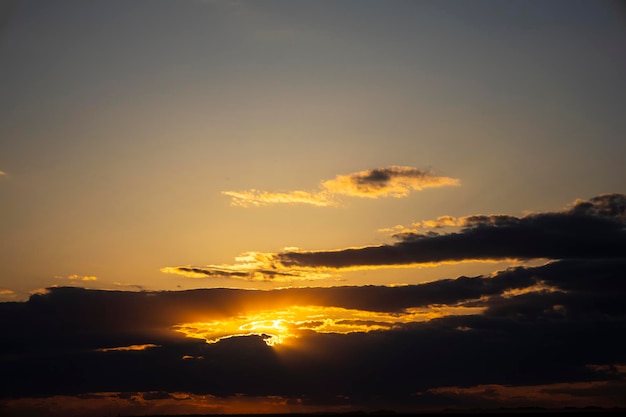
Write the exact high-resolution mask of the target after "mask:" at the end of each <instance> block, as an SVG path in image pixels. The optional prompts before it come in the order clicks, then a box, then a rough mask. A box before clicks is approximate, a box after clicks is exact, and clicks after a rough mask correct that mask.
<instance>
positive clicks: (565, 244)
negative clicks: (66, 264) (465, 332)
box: [162, 194, 626, 281]
mask: <svg viewBox="0 0 626 417" xmlns="http://www.w3.org/2000/svg"><path fill="white" fill-rule="evenodd" d="M420 226H422V227H428V228H435V229H441V228H444V227H447V226H460V227H462V229H461V230H460V231H458V232H452V233H438V232H434V231H433V230H428V231H427V232H426V233H423V232H421V231H420V230H417V229H412V230H407V231H401V232H399V233H396V234H395V235H394V236H395V238H396V239H397V242H396V243H393V244H386V245H377V246H363V247H359V248H345V249H337V250H317V251H304V250H285V251H282V252H277V253H259V252H250V253H248V254H244V256H242V257H240V258H237V259H236V261H237V262H236V263H235V264H233V265H219V266H216V265H207V266H174V267H166V268H164V269H162V271H163V272H167V273H174V274H179V275H184V276H192V277H196V278H199V277H216V276H219V277H230V278H239V279H253V280H268V281H271V280H276V281H289V280H303V279H311V280H313V279H320V278H328V277H329V276H332V275H333V274H337V273H338V272H340V271H342V270H358V269H374V268H389V267H412V266H416V265H423V264H432V263H435V264H436V263H441V262H462V261H477V260H478V261H491V260H506V259H520V260H531V259H553V260H557V259H583V258H588V259H594V258H611V257H622V256H623V255H624V251H625V248H626V196H624V195H623V194H603V195H599V196H596V197H593V198H591V199H589V200H577V201H575V202H574V203H573V204H572V205H570V206H569V207H567V208H565V209H564V210H561V211H556V212H546V213H533V214H529V215H526V216H523V217H515V216H510V215H502V214H500V215H483V214H481V215H472V216H467V217H463V218H459V219H457V218H453V217H451V216H442V217H439V218H438V219H437V220H436V221H426V222H423V223H421V224H420Z"/></svg>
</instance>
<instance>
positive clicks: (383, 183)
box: [222, 166, 459, 207]
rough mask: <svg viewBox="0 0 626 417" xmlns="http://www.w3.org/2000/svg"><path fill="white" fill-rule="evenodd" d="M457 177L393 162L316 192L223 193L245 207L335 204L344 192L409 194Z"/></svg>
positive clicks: (366, 195)
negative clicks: (438, 174) (388, 165)
mask: <svg viewBox="0 0 626 417" xmlns="http://www.w3.org/2000/svg"><path fill="white" fill-rule="evenodd" d="M458 184H459V181H458V180H457V179H454V178H448V177H441V176H436V175H434V174H433V173H431V172H427V171H421V170H419V169H416V168H412V167H406V166H391V167H387V168H377V169H372V170H367V171H360V172H355V173H352V174H348V175H338V176H337V177H335V178H334V179H330V180H325V181H322V182H321V184H320V190H319V191H317V192H307V191H290V192H278V193H277V192H268V191H258V190H254V189H252V190H247V191H223V192H222V194H225V195H228V196H231V197H233V200H232V204H233V205H236V206H242V207H250V206H263V205H269V204H278V203H285V204H311V205H314V206H321V207H323V206H332V205H336V202H335V200H334V197H335V196H337V195H345V196H350V197H361V198H379V197H395V198H401V197H406V196H407V195H409V193H410V192H411V191H414V190H421V189H423V188H428V187H442V186H446V185H458Z"/></svg>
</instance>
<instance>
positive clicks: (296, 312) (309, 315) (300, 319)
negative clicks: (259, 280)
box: [174, 306, 484, 346]
mask: <svg viewBox="0 0 626 417" xmlns="http://www.w3.org/2000/svg"><path fill="white" fill-rule="evenodd" d="M483 310H484V308H482V307H454V306H453V307H449V306H429V307H425V308H410V309H407V310H406V311H405V312H403V313H388V312H374V311H364V310H355V309H345V308H340V307H322V306H291V307H288V308H285V309H282V310H260V311H254V312H250V313H247V314H242V315H239V316H236V317H231V318H230V319H226V320H212V321H206V322H194V323H183V324H179V325H177V326H175V327H174V330H176V331H178V332H181V333H183V334H185V335H186V336H187V337H192V338H197V339H204V340H206V342H207V343H217V342H219V341H220V340H223V339H228V338H231V337H239V336H253V335H255V336H261V337H262V338H263V340H264V341H265V343H267V345H268V346H274V345H277V344H281V343H284V342H285V341H287V340H289V339H295V338H298V337H300V336H301V335H302V334H303V333H304V332H307V331H308V332H315V333H338V334H348V333H356V332H371V331H375V330H390V329H393V328H395V327H397V326H401V325H403V324H407V323H415V322H423V321H428V320H432V319H435V318H439V317H444V316H449V315H468V314H479V313H481V312H482V311H483Z"/></svg>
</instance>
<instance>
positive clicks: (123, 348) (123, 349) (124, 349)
mask: <svg viewBox="0 0 626 417" xmlns="http://www.w3.org/2000/svg"><path fill="white" fill-rule="evenodd" d="M155 347H160V346H159V345H153V344H151V343H148V344H145V345H130V346H119V347H112V348H101V349H96V352H116V351H117V352H127V351H133V350H146V349H150V348H155Z"/></svg>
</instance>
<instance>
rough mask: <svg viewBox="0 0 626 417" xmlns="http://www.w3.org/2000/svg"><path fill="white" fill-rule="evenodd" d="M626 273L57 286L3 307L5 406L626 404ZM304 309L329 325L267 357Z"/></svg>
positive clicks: (312, 321) (619, 267)
mask: <svg viewBox="0 0 626 417" xmlns="http://www.w3.org/2000/svg"><path fill="white" fill-rule="evenodd" d="M624 271H626V258H625V257H611V258H599V257H595V258H587V259H568V260H562V261H555V262H551V263H548V264H546V265H543V266H538V267H532V268H530V267H517V268H511V269H507V270H504V271H500V272H498V273H495V274H493V275H490V276H477V277H459V278H456V279H446V280H440V281H435V282H429V283H424V284H420V285H411V286H406V287H378V286H364V287H334V288H292V289H282V290H272V291H255V290H232V289H206V290H193V291H178V292H123V291H101V290H100V291H99V290H86V289H80V288H51V289H49V290H48V291H47V292H46V293H43V294H37V295H33V296H32V297H31V298H30V299H29V300H28V302H19V303H0V331H1V332H2V335H3V339H4V341H3V343H2V344H1V345H0V359H1V360H2V363H3V372H2V374H1V375H0V393H2V394H1V397H2V398H4V400H1V401H2V402H3V403H5V404H8V403H9V402H10V401H11V400H10V399H11V398H26V397H28V398H30V397H35V396H38V397H46V396H61V395H65V396H79V395H86V394H87V395H89V394H90V393H105V392H118V393H137V394H132V395H130V394H128V395H130V397H134V398H136V399H137V401H140V400H141V401H145V400H146V398H154V401H158V400H159V398H160V399H161V400H163V401H165V399H167V398H169V396H174V393H178V394H176V395H182V394H181V393H185V394H184V395H188V396H190V397H189V398H191V397H193V396H202V395H211V396H218V397H225V398H226V397H233V396H235V395H242V396H245V397H247V398H266V397H267V398H270V397H271V398H277V397H280V398H281V399H282V401H284V402H287V401H293V402H294V404H295V403H297V404H301V405H302V404H308V405H311V406H312V405H317V406H328V407H331V406H333V407H334V406H337V405H338V404H342V406H345V405H349V406H352V407H366V408H367V407H378V408H381V407H385V406H391V405H393V407H394V408H398V407H404V406H406V407H407V408H411V407H414V408H428V407H450V406H455V405H459V406H470V405H471V404H474V403H475V404H481V406H484V405H485V404H487V405H488V404H491V405H494V404H495V405H497V406H505V405H510V404H522V403H523V401H522V400H520V398H524V401H526V403H524V404H532V402H533V398H534V399H535V400H536V401H540V404H550V403H549V401H548V400H549V398H552V399H555V398H561V399H564V398H565V399H566V398H569V397H570V396H571V397H572V398H574V397H576V396H577V397H576V398H579V400H577V401H576V402H574V404H580V405H596V404H599V403H602V404H608V405H621V406H624V405H626V404H625V402H624V399H623V396H621V397H620V396H618V395H616V394H615V392H616V390H618V389H621V388H623V386H624V372H623V370H624V369H626V342H625V341H624V338H623V334H624V330H626V306H625V305H624V303H623V300H624V296H626V281H625V280H624V279H623V277H624ZM297 306H299V308H300V309H302V310H306V309H308V308H311V307H312V306H317V307H320V308H319V309H318V310H316V311H317V312H318V313H319V314H318V316H317V317H313V316H311V317H309V318H308V319H307V320H308V322H307V323H304V324H303V323H301V327H300V328H299V329H298V334H297V338H296V339H293V342H289V341H287V342H285V345H284V347H283V345H280V344H279V345H275V346H274V347H269V346H267V345H266V343H264V342H263V339H265V338H267V337H269V336H270V335H269V334H266V333H264V332H267V331H268V330H262V331H259V332H256V333H255V331H254V329H259V327H258V326H260V325H264V326H266V328H265V329H267V328H268V327H270V328H272V327H273V330H272V329H270V330H269V332H271V331H275V332H279V331H280V329H281V328H283V327H284V328H286V329H287V330H289V325H290V324H289V323H296V321H292V322H290V320H291V319H290V318H289V316H288V314H292V315H294V317H297V314H298V311H297V309H294V307H297ZM322 307H323V308H322ZM420 309H423V311H428V310H432V311H439V312H440V313H441V314H438V315H433V316H430V317H429V316H426V315H419V314H417V313H416V312H418V311H421V310H420ZM467 309H474V310H467ZM267 311H274V312H280V311H284V312H285V313H284V314H283V315H282V316H276V317H273V318H271V317H269V316H264V315H263V314H261V313H263V312H267ZM370 313H371V314H370ZM233 320H234V321H235V322H237V325H238V326H239V328H241V329H244V330H246V329H248V330H249V331H242V332H241V333H239V334H232V335H231V337H221V338H220V339H219V341H217V343H206V341H205V335H204V334H202V333H201V332H199V333H194V332H188V333H185V332H181V328H182V326H186V327H185V328H186V329H187V330H189V329H192V330H193V326H194V325H195V326H200V325H201V324H204V325H209V326H214V327H213V328H211V329H213V330H211V329H209V330H211V331H215V329H216V328H220V329H222V330H224V329H228V327H227V326H226V324H227V323H230V322H231V321H233ZM351 326H352V327H351ZM359 326H360V327H359ZM346 329H348V330H350V331H345V330H346ZM196 330H197V329H196ZM205 330H206V329H205ZM352 330H354V331H352ZM185 335H188V336H193V337H186V336H185ZM223 336H228V335H223ZM200 357H201V358H202V359H201V360H200V359H197V360H196V359H194V360H192V359H193V358H200ZM490 390H491V391H490ZM550 390H552V391H550ZM490 392H491V394H490ZM143 393H152V394H148V396H147V397H145V394H143ZM155 393H156V394H155ZM523 393H525V394H523ZM522 394H523V395H522ZM125 395H126V394H125ZM490 395H492V397H490ZM520 395H521V396H520ZM559 396H560V397H559ZM130 397H129V398H130ZM157 397H158V398H157ZM548 397H549V398H548ZM51 398H54V397H51ZM490 398H491V401H490V400H489V399H490ZM620 398H621V399H620ZM170 400H171V398H170ZM85 401H87V399H85ZM111 401H112V400H111ZM338 401H339V403H338ZM516 401H521V402H520V403H516ZM541 401H543V402H541ZM155 404H156V403H155ZM522 405H523V404H522Z"/></svg>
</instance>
